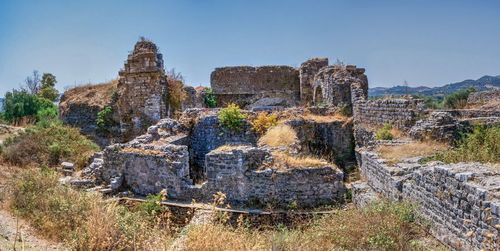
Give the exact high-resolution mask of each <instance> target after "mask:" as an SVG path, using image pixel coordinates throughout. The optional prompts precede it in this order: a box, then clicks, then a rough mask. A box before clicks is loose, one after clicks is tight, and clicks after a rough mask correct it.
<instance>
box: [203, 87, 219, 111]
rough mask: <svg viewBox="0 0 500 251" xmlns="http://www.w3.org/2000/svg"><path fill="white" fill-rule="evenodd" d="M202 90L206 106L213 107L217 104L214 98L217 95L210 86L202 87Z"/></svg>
mask: <svg viewBox="0 0 500 251" xmlns="http://www.w3.org/2000/svg"><path fill="white" fill-rule="evenodd" d="M203 92H204V93H205V100H204V101H205V106H206V107H208V108H214V107H216V106H217V101H216V98H217V96H216V95H215V93H214V91H213V90H212V88H208V87H207V88H205V89H203Z"/></svg>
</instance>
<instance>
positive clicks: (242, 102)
mask: <svg viewBox="0 0 500 251" xmlns="http://www.w3.org/2000/svg"><path fill="white" fill-rule="evenodd" d="M210 85H211V87H212V90H213V92H214V93H215V94H216V95H217V105H218V106H220V107H224V106H226V105H227V104H229V103H236V104H238V105H239V106H240V107H245V106H247V105H251V104H252V103H255V102H257V101H258V100H259V99H263V98H280V99H282V100H284V102H285V103H286V106H293V105H295V104H297V102H298V101H299V100H300V81H299V71H298V70H297V69H295V68H293V67H290V66H259V67H252V66H233V67H222V68H216V69H215V70H214V71H213V72H212V74H211V75H210Z"/></svg>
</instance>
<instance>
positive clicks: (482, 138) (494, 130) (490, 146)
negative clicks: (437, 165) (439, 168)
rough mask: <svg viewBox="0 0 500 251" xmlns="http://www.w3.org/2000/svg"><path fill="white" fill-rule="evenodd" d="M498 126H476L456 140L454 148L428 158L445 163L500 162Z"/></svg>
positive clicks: (499, 128)
mask: <svg viewBox="0 0 500 251" xmlns="http://www.w3.org/2000/svg"><path fill="white" fill-rule="evenodd" d="M499 139H500V126H498V125H496V126H491V127H487V126H477V127H475V128H474V129H473V131H472V132H470V133H466V134H465V135H463V136H462V137H461V139H460V140H459V141H458V142H457V145H456V147H455V148H454V149H452V150H448V151H445V152H442V153H438V154H437V155H436V156H434V157H432V158H430V159H428V160H438V161H443V162H445V163H457V162H470V161H475V162H481V163H499V162H500V142H499Z"/></svg>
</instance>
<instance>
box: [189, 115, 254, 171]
mask: <svg viewBox="0 0 500 251" xmlns="http://www.w3.org/2000/svg"><path fill="white" fill-rule="evenodd" d="M251 128H252V125H251V124H250V123H249V122H247V121H245V122H244V123H243V125H242V128H241V130H239V131H232V130H228V129H226V128H223V127H222V126H220V125H219V118H218V117H217V115H214V114H211V115H208V116H201V117H200V118H199V119H198V120H197V122H196V123H195V125H194V126H193V130H192V132H191V134H190V143H189V145H190V146H191V147H190V149H189V150H190V156H191V171H192V172H195V173H199V172H203V170H204V167H205V155H206V154H208V153H209V152H210V151H212V150H214V149H216V148H217V147H219V146H222V145H256V144H257V135H256V134H255V132H253V131H252V130H251ZM198 178H203V177H198Z"/></svg>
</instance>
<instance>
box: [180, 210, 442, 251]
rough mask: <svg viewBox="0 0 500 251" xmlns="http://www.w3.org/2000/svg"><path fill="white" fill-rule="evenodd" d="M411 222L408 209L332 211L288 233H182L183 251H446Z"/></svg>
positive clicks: (203, 229) (215, 227) (214, 227)
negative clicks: (426, 239) (183, 239)
mask: <svg viewBox="0 0 500 251" xmlns="http://www.w3.org/2000/svg"><path fill="white" fill-rule="evenodd" d="M414 218H415V215H414V211H413V208H412V207H411V205H409V204H406V203H389V202H381V203H378V204H374V205H372V206H370V207H369V208H367V209H365V210H357V209H347V210H338V211H336V212H335V213H334V214H331V215H326V216H323V217H318V218H317V219H316V220H314V221H312V222H308V223H304V224H303V225H300V226H298V227H297V228H294V229H290V228H287V227H285V226H282V225H281V226H280V225H278V226H276V227H275V228H274V229H269V230H262V231H257V230H254V229H251V228H248V227H244V226H239V227H231V226H227V225H224V224H217V223H213V224H204V225H196V226H193V227H191V228H189V230H188V231H187V234H186V241H185V248H184V249H183V250H188V251H201V250H209V251H212V250H213V251H216V250H217V251H219V250H221V251H226V250H243V251H245V250H280V251H281V250H293V251H295V250H297V251H299V250H313V251H316V250H317V251H320V250H446V249H445V248H444V247H443V246H442V245H440V244H439V243H438V242H437V241H435V240H433V239H430V238H429V241H425V242H421V241H420V240H425V238H426V236H427V234H426V233H425V232H424V231H423V230H421V229H420V228H419V227H418V226H417V225H416V224H415V223H414Z"/></svg>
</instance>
